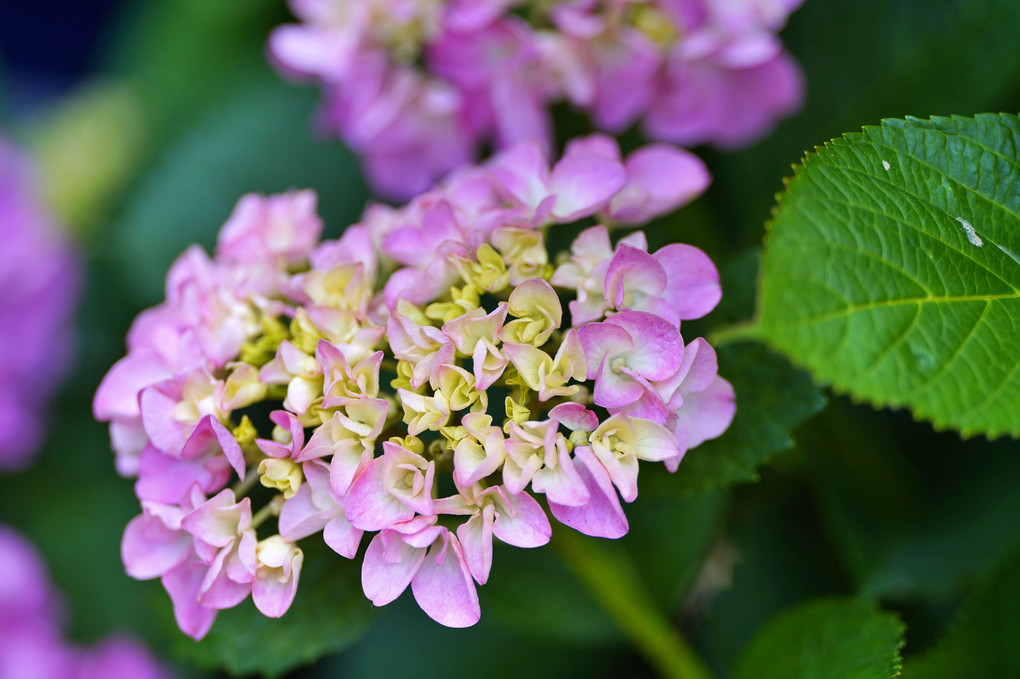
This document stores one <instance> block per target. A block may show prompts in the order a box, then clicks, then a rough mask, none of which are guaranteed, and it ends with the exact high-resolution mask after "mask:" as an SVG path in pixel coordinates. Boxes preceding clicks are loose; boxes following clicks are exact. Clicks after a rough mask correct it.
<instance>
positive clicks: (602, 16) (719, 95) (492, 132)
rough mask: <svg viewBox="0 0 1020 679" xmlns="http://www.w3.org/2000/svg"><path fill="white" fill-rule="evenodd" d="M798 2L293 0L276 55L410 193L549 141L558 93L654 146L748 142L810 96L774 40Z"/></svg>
mask: <svg viewBox="0 0 1020 679" xmlns="http://www.w3.org/2000/svg"><path fill="white" fill-rule="evenodd" d="M800 3H801V0H738V1H736V2H734V1H733V0H651V1H650V2H632V0H603V1H596V0H565V1H561V2H556V3H550V2H547V1H546V0H431V1H429V2H406V1H405V0H292V1H291V3H290V4H291V9H292V10H293V12H294V14H295V16H296V17H297V19H298V21H299V22H300V23H295V24H287V25H284V26H280V27H279V28H277V29H276V30H275V31H274V32H273V34H272V35H271V37H270V39H269V54H270V56H271V59H272V60H273V62H274V63H275V64H276V65H277V66H278V68H279V69H280V70H281V71H282V72H283V73H284V74H286V75H288V76H290V77H293V78H297V79H305V80H313V81H316V82H318V83H320V84H321V86H322V87H323V89H324V93H325V104H324V105H323V108H322V111H321V113H320V116H319V118H320V123H321V125H322V127H323V128H325V129H326V130H327V131H329V132H333V133H337V134H339V135H340V136H342V137H343V138H344V140H345V141H346V142H347V144H348V145H349V146H350V147H351V148H352V149H353V150H354V151H355V152H357V153H359V154H361V155H362V156H363V158H364V163H365V170H366V174H367V175H368V177H369V179H370V181H371V182H372V184H373V185H374V186H375V188H376V189H377V190H378V191H379V192H380V193H382V194H383V195H386V196H389V197H393V198H399V199H406V198H409V197H411V196H413V195H415V194H417V193H420V192H421V191H423V190H425V189H427V188H428V187H429V186H431V184H432V182H433V181H434V180H436V179H438V178H440V177H442V176H443V175H445V174H447V173H448V172H450V171H452V170H454V169H455V168H457V167H460V166H461V165H463V164H464V163H465V162H467V161H469V160H470V159H471V158H472V157H474V156H476V155H477V154H478V152H479V150H480V149H481V148H482V147H485V146H489V147H493V148H497V149H500V148H509V147H510V146H513V145H515V144H517V143H519V142H522V141H527V140H534V141H537V142H538V143H539V144H540V145H541V146H542V147H543V148H549V147H550V146H551V145H552V142H553V139H552V125H551V121H550V115H549V110H550V107H551V106H553V105H554V104H557V103H560V102H567V103H569V104H571V105H573V106H574V107H576V108H578V109H581V110H583V111H586V112H588V113H590V115H591V119H592V121H593V122H594V124H595V126H596V127H597V128H599V129H602V130H605V131H608V132H612V133H616V132H621V131H623V130H624V129H627V128H628V127H630V126H631V125H633V124H634V123H636V122H639V121H640V122H641V124H642V129H643V131H644V132H645V134H646V135H647V136H648V137H649V138H651V139H655V140H660V141H667V142H672V143H678V144H683V145H697V144H703V143H711V144H715V145H717V146H720V147H724V148H732V147H738V146H743V145H745V144H747V143H750V142H752V141H754V140H755V139H757V138H758V137H760V136H761V135H763V134H765V133H766V132H768V130H769V129H771V128H772V126H773V125H774V124H775V123H776V121H778V120H780V119H782V118H784V117H786V116H788V115H790V114H791V113H793V112H794V111H796V110H797V108H799V106H800V103H801V98H802V95H803V89H804V86H803V83H802V77H801V74H800V70H799V68H798V67H797V65H796V63H795V62H794V61H793V59H792V58H791V57H790V56H789V55H788V54H786V52H784V51H783V47H782V44H781V42H780V40H779V38H778V36H777V33H778V31H780V30H781V29H782V28H783V26H784V25H785V23H786V19H787V17H788V16H789V14H790V13H791V12H793V11H794V10H795V9H796V8H797V7H798V6H799V5H800ZM649 153H650V154H652V155H655V154H660V155H661V154H662V153H664V151H662V150H652V151H649ZM643 162H644V160H643V159H636V160H635V163H634V164H635V166H640V165H641V164H643ZM674 166H675V167H674V169H676V170H682V168H681V167H680V166H679V163H674ZM628 169H629V170H630V169H631V168H628ZM631 174H632V175H634V176H638V175H643V176H644V177H645V178H646V181H647V186H646V188H647V189H650V192H646V193H644V194H641V193H637V192H635V193H631V194H629V195H627V196H621V198H620V202H621V206H620V218H621V219H625V220H629V223H635V224H636V223H640V222H643V221H646V220H644V219H642V217H641V215H640V210H641V205H642V203H641V201H639V200H636V199H637V197H638V196H639V195H644V196H645V198H646V199H649V200H652V201H655V200H660V199H661V196H659V195H657V193H656V190H655V188H654V187H655V183H656V178H655V177H654V176H653V175H649V174H644V173H642V171H641V169H640V167H635V168H633V171H632V173H631ZM532 197H533V196H532ZM624 208H628V209H624ZM631 210H637V211H638V213H637V214H631ZM610 211H611V212H616V211H617V208H615V207H611V209H610Z"/></svg>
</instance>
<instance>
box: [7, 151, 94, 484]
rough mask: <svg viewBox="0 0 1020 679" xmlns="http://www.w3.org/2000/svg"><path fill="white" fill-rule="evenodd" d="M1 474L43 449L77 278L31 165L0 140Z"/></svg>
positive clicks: (67, 351) (65, 351)
mask: <svg viewBox="0 0 1020 679" xmlns="http://www.w3.org/2000/svg"><path fill="white" fill-rule="evenodd" d="M0 243H2V244H3V247H0V290H2V291H3V294H2V296H0V472H4V471H13V470H17V469H20V468H22V467H24V466H25V465H27V464H28V463H29V461H30V460H31V458H32V456H33V454H34V453H35V452H36V451H37V450H38V448H39V446H40V445H41V444H42V439H43V434H44V428H45V420H46V417H45V409H46V404H47V402H48V401H49V399H50V398H51V397H52V395H53V394H54V392H55V390H56V388H57V383H58V381H59V379H60V377H61V376H63V374H64V372H65V370H66V368H67V367H68V365H69V360H68V359H69V356H70V350H71V339H72V333H71V316H72V314H73V311H74V308H75V302H76V300H77V292H78V284H79V277H80V271H79V266H78V261H77V259H76V257H75V255H74V252H73V251H72V248H71V246H70V245H69V244H68V243H67V242H66V240H65V239H64V237H63V236H62V235H61V234H60V232H59V231H58V230H57V229H56V228H55V226H54V225H53V223H52V221H51V219H50V216H49V214H48V213H47V211H46V210H45V209H44V207H43V205H42V201H41V199H40V198H39V189H38V186H37V183H36V181H35V177H34V175H33V173H32V168H31V166H30V164H29V162H28V160H27V159H26V158H25V157H23V156H22V155H20V154H19V153H18V152H17V151H15V150H14V149H13V148H12V147H11V146H9V145H8V144H7V143H6V142H5V141H4V140H3V139H2V138H0Z"/></svg>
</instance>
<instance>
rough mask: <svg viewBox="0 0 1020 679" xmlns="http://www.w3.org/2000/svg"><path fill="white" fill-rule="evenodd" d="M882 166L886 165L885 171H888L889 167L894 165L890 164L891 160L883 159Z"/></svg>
mask: <svg viewBox="0 0 1020 679" xmlns="http://www.w3.org/2000/svg"><path fill="white" fill-rule="evenodd" d="M882 167H884V168H885V171H886V172H888V171H889V168H890V167H892V165H890V164H889V161H888V160H883V161H882Z"/></svg>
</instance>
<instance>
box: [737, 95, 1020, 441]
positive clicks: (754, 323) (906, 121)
mask: <svg viewBox="0 0 1020 679" xmlns="http://www.w3.org/2000/svg"><path fill="white" fill-rule="evenodd" d="M992 118H994V119H997V120H999V121H1007V120H1013V119H1016V118H1017V116H1015V115H1012V114H1007V113H978V114H975V115H974V116H973V117H969V116H964V115H955V114H954V115H951V116H929V117H928V118H918V117H914V116H904V117H903V118H883V119H882V120H881V121H880V122H879V124H878V125H863V126H862V127H861V129H860V131H854V132H844V133H843V134H841V135H840V136H838V137H834V138H832V139H830V140H829V141H827V142H825V143H823V144H821V145H815V146H814V147H813V148H812V149H811V150H809V151H805V152H804V155H803V157H802V158H801V160H800V161H799V162H797V163H794V164H793V165H791V166H790V167H791V169H792V170H793V172H792V174H790V175H787V176H785V177H783V189H782V190H781V191H778V192H776V195H775V201H776V202H775V205H773V206H772V212H771V215H770V216H769V218H768V220H766V222H765V234H764V236H763V237H762V244H761V259H760V261H761V264H760V266H759V267H758V274H757V281H756V291H757V299H756V301H755V307H754V315H753V316H752V317H751V319H750V321H748V324H747V327H746V329H745V331H744V332H745V336H746V337H748V338H753V339H755V340H757V341H760V342H762V343H764V344H765V345H766V346H767V347H768V348H769V349H770V350H771V351H775V352H777V353H778V354H780V355H781V356H784V357H786V359H787V360H789V361H790V363H792V364H793V365H794V366H795V367H797V368H799V369H800V370H803V371H805V372H806V373H807V374H808V375H810V376H811V380H812V382H814V384H815V385H816V386H818V387H821V388H824V389H828V390H830V391H832V392H833V393H834V394H836V395H839V396H847V397H849V398H850V400H851V402H853V403H854V404H856V405H862V404H864V405H868V406H871V407H873V408H876V409H882V408H888V409H891V410H893V411H899V410H906V411H907V412H909V413H910V416H911V418H912V419H913V420H914V422H925V423H927V424H930V425H931V426H932V428H933V429H934V430H935V431H937V432H944V431H953V432H956V433H957V434H959V435H960V438H962V439H964V440H967V439H971V438H974V437H975V436H982V435H983V436H984V437H985V438H986V439H988V440H989V441H995V440H997V439H1000V438H1003V437H1006V436H1008V437H1009V438H1011V439H1013V440H1017V439H1020V425H1018V426H1017V428H1016V429H1013V430H1011V429H1009V428H1008V427H1004V428H1002V429H991V430H983V429H981V428H979V427H969V428H959V427H956V426H954V425H951V424H949V423H947V422H945V421H941V420H939V419H937V418H935V417H932V416H928V415H924V414H921V413H917V412H915V411H914V409H913V408H911V407H910V406H908V405H907V404H906V403H904V402H897V401H896V400H895V399H888V400H883V399H877V398H870V397H868V396H864V395H862V394H859V393H856V392H854V390H853V389H852V388H851V387H843V386H840V385H836V384H833V383H832V382H828V381H824V380H820V379H818V377H817V376H816V375H815V373H814V370H812V369H811V367H810V366H808V365H806V364H805V363H804V362H802V361H800V360H798V359H797V358H796V357H794V356H791V355H790V354H789V353H788V352H786V351H785V350H784V349H783V348H782V347H780V346H778V345H777V344H776V343H775V342H774V341H773V340H771V339H770V338H768V337H766V336H765V335H764V334H763V333H762V332H761V331H760V328H761V327H762V322H761V320H762V298H761V295H762V281H763V280H764V278H765V270H766V268H767V267H769V256H768V254H769V251H770V248H771V244H772V227H773V226H774V225H775V221H776V219H777V218H778V216H779V211H780V210H781V209H782V207H783V201H784V199H785V198H786V196H788V195H789V193H790V187H791V186H792V185H793V184H794V183H795V182H796V181H798V180H799V179H800V177H801V173H802V172H804V171H805V169H806V168H807V167H808V163H810V162H812V161H813V159H815V158H820V157H821V154H822V152H823V151H825V150H827V149H830V148H832V147H833V146H836V145H839V146H843V145H849V144H851V143H853V142H854V140H856V139H861V138H867V136H868V133H869V132H870V131H880V130H882V129H883V127H885V126H891V127H897V128H899V129H907V128H908V127H909V126H916V127H921V128H924V129H935V127H936V125H937V123H938V122H939V121H953V122H954V123H958V122H959V121H969V120H973V121H975V122H980V121H982V120H990V119H992ZM1006 127H1011V128H1013V129H1017V130H1020V128H1018V127H1017V126H1013V125H1006Z"/></svg>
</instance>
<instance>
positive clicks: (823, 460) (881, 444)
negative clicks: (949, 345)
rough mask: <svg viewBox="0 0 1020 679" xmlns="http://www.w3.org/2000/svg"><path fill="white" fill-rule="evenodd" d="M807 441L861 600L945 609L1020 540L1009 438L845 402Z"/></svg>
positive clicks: (1019, 499) (1015, 463) (1018, 464)
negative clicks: (975, 435)
mask: <svg viewBox="0 0 1020 679" xmlns="http://www.w3.org/2000/svg"><path fill="white" fill-rule="evenodd" d="M848 423H852V424H853V426H848ZM894 425H895V426H894ZM799 443H800V444H801V447H802V448H804V449H805V450H807V451H808V457H809V460H810V474H811V483H812V489H813V496H814V498H815V501H816V503H817V504H818V507H819V511H820V518H821V520H822V521H823V522H824V524H825V525H826V528H827V530H828V534H829V535H828V537H829V539H830V540H831V541H832V543H833V546H834V547H835V548H837V549H838V550H839V551H840V553H841V557H842V558H843V560H844V563H845V564H846V565H847V570H848V572H849V574H850V575H851V576H852V578H853V579H854V581H855V582H854V587H855V590H854V591H855V592H856V593H857V595H858V596H862V597H865V598H869V599H880V600H883V601H890V600H891V601H895V602H898V603H907V604H910V605H914V606H917V605H922V606H932V607H935V606H944V605H945V604H947V603H952V602H955V601H956V599H957V597H958V596H959V595H960V594H961V592H962V590H963V589H964V588H965V587H967V586H969V585H970V584H971V583H972V581H973V580H974V578H975V577H976V576H979V575H980V574H982V573H984V572H986V571H987V570H988V569H989V568H990V567H991V566H993V565H994V563H995V562H996V561H997V560H998V559H999V558H1000V557H1001V556H1002V555H1003V554H1004V553H1005V552H1007V551H1008V550H1009V549H1010V548H1011V547H1012V546H1013V545H1015V544H1017V543H1018V542H1020V533H1018V532H1017V530H1016V516H1017V515H1020V495H1018V494H1017V493H1015V492H1013V489H1014V487H1015V485H1016V482H1015V480H1016V479H1017V478H1018V477H1020V458H1018V457H1017V455H1016V449H1015V445H1014V444H1012V443H1011V442H1010V441H1008V440H1001V441H996V442H988V441H985V440H982V439H972V440H969V441H961V440H960V438H959V437H958V436H957V435H956V434H955V433H953V432H941V433H939V432H933V431H931V430H930V429H928V428H927V427H918V426H917V425H916V424H915V423H913V422H912V421H910V418H909V416H908V415H907V414H906V413H899V414H893V413H888V412H876V411H873V410H871V409H870V408H865V407H854V406H851V405H850V404H848V403H847V402H846V401H845V400H843V399H838V400H834V402H833V403H832V404H830V406H829V408H828V409H827V410H826V412H825V413H824V414H823V415H822V416H821V417H819V418H817V419H816V420H815V421H813V422H812V423H811V425H809V426H808V427H806V428H805V431H804V432H803V433H802V434H801V436H800V437H799ZM912 631H913V629H912Z"/></svg>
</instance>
